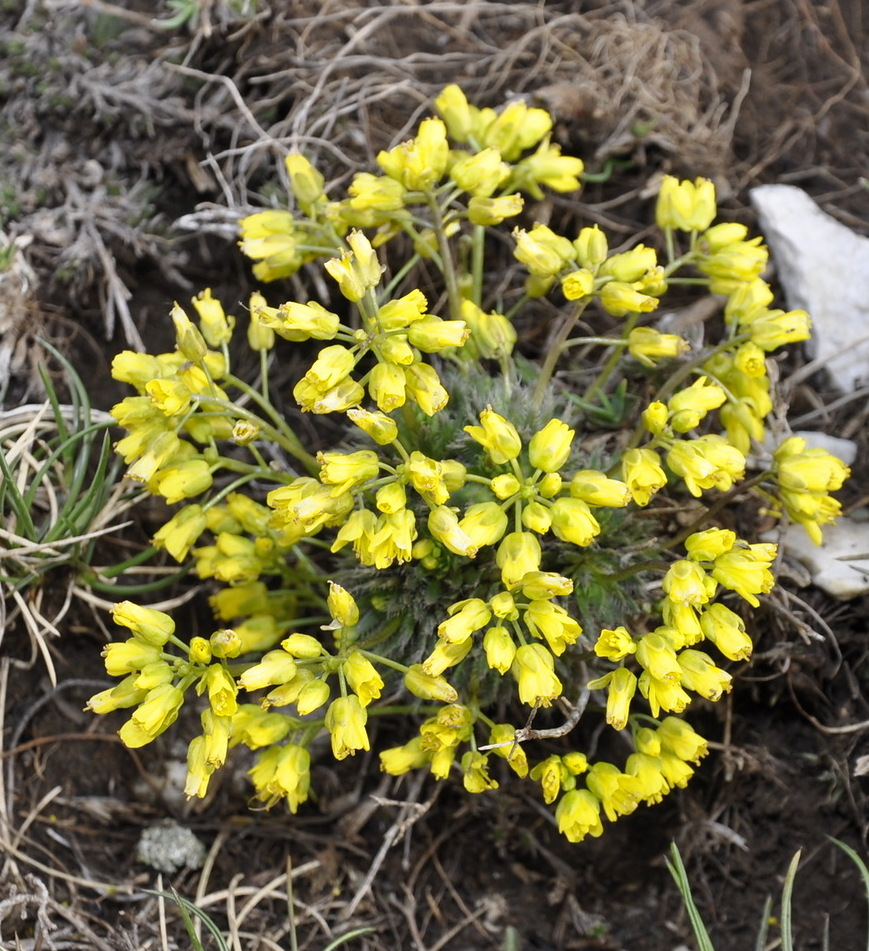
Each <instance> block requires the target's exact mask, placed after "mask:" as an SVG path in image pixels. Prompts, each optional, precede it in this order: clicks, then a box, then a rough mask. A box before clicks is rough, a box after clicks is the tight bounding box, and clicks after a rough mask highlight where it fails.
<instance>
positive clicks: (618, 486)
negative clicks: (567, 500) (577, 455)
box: [570, 469, 631, 508]
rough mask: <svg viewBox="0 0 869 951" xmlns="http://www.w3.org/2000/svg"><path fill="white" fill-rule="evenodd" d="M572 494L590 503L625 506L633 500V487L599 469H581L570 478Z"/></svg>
mask: <svg viewBox="0 0 869 951" xmlns="http://www.w3.org/2000/svg"><path fill="white" fill-rule="evenodd" d="M570 494H571V496H572V497H573V498H575V499H581V500H582V501H583V502H586V503H588V504H589V505H606V506H608V507H610V508H623V507H624V506H625V505H627V504H628V503H629V502H630V501H631V489H630V486H628V485H627V484H626V483H624V482H620V481H619V480H618V479H610V478H609V477H608V476H607V475H606V473H604V472H600V471H599V470H597V469H581V470H580V471H579V472H577V473H575V474H574V476H573V478H572V479H571V480H570Z"/></svg>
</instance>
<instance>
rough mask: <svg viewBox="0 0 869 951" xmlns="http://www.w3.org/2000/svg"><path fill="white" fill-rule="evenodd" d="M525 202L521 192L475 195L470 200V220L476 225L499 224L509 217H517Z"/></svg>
mask: <svg viewBox="0 0 869 951" xmlns="http://www.w3.org/2000/svg"><path fill="white" fill-rule="evenodd" d="M524 206H525V202H524V200H523V198H522V196H521V195H520V194H518V193H517V194H514V195H499V196H497V197H495V198H484V197H481V196H480V195H474V197H473V198H471V199H470V201H469V202H468V221H470V222H471V224H474V225H486V226H489V227H491V226H492V225H499V224H501V222H502V221H504V220H505V219H507V218H515V217H516V215H518V214H519V213H520V212H521V211H522V209H523V207H524Z"/></svg>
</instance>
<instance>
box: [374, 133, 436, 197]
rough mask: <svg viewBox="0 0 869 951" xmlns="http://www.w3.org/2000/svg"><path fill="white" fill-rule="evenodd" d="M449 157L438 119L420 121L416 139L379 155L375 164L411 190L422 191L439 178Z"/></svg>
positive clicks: (431, 185)
mask: <svg viewBox="0 0 869 951" xmlns="http://www.w3.org/2000/svg"><path fill="white" fill-rule="evenodd" d="M448 158H449V146H448V144H447V128H446V126H445V125H444V123H443V122H442V121H441V120H440V119H423V121H422V122H421V123H420V124H419V128H418V130H417V134H416V138H414V139H410V140H409V141H408V142H404V143H402V144H401V145H397V146H396V147H395V148H394V149H390V150H389V151H388V152H380V153H379V154H378V156H377V164H378V165H379V166H380V167H381V168H382V169H383V171H384V172H386V174H387V175H388V176H389V177H390V178H393V179H395V181H397V182H400V183H401V184H402V185H403V186H404V187H405V188H407V189H409V190H411V191H426V190H427V189H430V188H432V187H433V186H434V185H436V184H437V183H438V182H439V181H440V180H441V178H442V177H443V174H444V172H445V171H446V167H447V160H448Z"/></svg>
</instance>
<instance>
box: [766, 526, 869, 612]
mask: <svg viewBox="0 0 869 951" xmlns="http://www.w3.org/2000/svg"><path fill="white" fill-rule="evenodd" d="M822 531H823V533H824V541H823V544H821V545H814V544H812V542H811V540H810V539H809V537H808V535H806V533H805V531H804V530H803V528H802V526H801V525H790V526H789V527H788V529H787V531H786V532H785V533H784V536H783V537H782V539H781V546H782V549H783V551H784V552H785V554H788V555H791V556H792V557H793V558H796V560H797V561H799V562H800V564H802V565H805V567H806V568H807V569H808V570H809V573H810V574H811V578H812V584H814V585H816V586H817V587H818V588H820V589H821V590H822V591H826V592H827V594H829V595H830V596H831V597H834V598H838V599H839V600H840V601H848V600H850V599H851V598H856V597H859V596H860V595H863V594H866V593H867V592H869V522H867V521H859V520H858V519H856V518H851V517H849V516H843V517H842V518H839V519H837V520H836V521H835V522H834V523H832V524H831V525H824V526H823V528H822Z"/></svg>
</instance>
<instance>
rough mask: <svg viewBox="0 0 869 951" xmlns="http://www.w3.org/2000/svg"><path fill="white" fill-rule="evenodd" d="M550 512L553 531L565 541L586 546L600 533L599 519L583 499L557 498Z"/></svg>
mask: <svg viewBox="0 0 869 951" xmlns="http://www.w3.org/2000/svg"><path fill="white" fill-rule="evenodd" d="M549 513H550V515H551V516H552V532H553V534H554V535H555V536H556V537H557V538H560V539H561V540H562V541H563V542H571V543H573V544H574V545H579V546H580V547H585V546H586V545H590V544H591V543H592V541H594V539H595V538H596V537H597V536H598V535H599V534H600V525H599V523H598V521H597V519H596V518H595V517H594V515H592V514H591V509H590V508H589V507H588V505H587V504H586V503H585V502H583V501H582V499H576V498H560V499H556V500H555V501H554V502H553V503H552V507H551V508H550V510H549Z"/></svg>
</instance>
